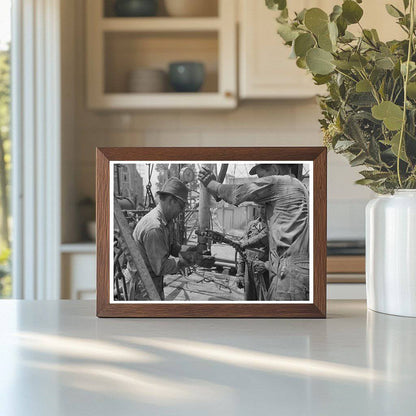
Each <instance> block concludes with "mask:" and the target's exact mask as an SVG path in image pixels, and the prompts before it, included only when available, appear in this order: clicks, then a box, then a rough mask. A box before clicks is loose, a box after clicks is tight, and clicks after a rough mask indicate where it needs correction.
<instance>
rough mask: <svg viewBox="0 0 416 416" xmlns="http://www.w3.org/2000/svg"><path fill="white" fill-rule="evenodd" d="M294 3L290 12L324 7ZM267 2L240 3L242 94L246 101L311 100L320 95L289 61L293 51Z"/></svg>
mask: <svg viewBox="0 0 416 416" xmlns="http://www.w3.org/2000/svg"><path fill="white" fill-rule="evenodd" d="M317 3H322V2H317V1H311V0H293V1H291V2H289V7H290V10H291V11H293V10H297V11H298V10H302V9H303V8H305V7H313V5H314V6H318V7H321V5H320V4H319V5H318V4H317ZM277 15H278V12H276V11H272V10H269V9H268V8H267V7H266V6H265V4H264V1H253V0H239V49H240V50H239V93H240V97H241V98H242V99H244V98H309V97H313V96H315V95H316V94H318V93H319V90H320V88H318V87H317V86H315V85H314V83H313V81H312V77H311V75H309V74H307V73H306V71H305V70H302V69H300V68H298V67H297V66H296V63H295V61H294V60H293V59H289V55H290V48H288V47H287V46H285V45H284V44H283V41H282V40H281V38H280V36H279V35H278V34H277V33H276V29H277V25H276V19H275V17H276V16H277Z"/></svg>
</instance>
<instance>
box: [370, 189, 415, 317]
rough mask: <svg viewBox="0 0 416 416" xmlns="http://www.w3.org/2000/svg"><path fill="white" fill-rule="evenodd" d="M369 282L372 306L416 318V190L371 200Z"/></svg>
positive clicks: (377, 310)
mask: <svg viewBox="0 0 416 416" xmlns="http://www.w3.org/2000/svg"><path fill="white" fill-rule="evenodd" d="M366 281H367V306H368V308H369V309H372V310H374V311H376V312H383V313H388V314H392V315H401V316H411V317H416V190H398V191H396V192H395V194H394V195H388V196H379V197H377V198H375V199H373V200H371V201H370V202H369V203H368V205H367V208H366Z"/></svg>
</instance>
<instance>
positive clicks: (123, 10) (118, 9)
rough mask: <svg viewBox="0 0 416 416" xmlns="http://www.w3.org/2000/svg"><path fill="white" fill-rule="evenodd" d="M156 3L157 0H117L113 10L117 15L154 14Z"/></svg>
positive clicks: (138, 15) (139, 15) (147, 15)
mask: <svg viewBox="0 0 416 416" xmlns="http://www.w3.org/2000/svg"><path fill="white" fill-rule="evenodd" d="M157 3H158V0H117V1H116V3H115V5H114V11H115V14H116V16H119V17H149V16H156V13H157Z"/></svg>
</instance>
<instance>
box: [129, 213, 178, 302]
mask: <svg viewBox="0 0 416 416" xmlns="http://www.w3.org/2000/svg"><path fill="white" fill-rule="evenodd" d="M173 236H174V234H173V223H172V222H168V221H167V220H166V218H165V216H164V215H163V212H162V209H161V207H160V205H157V206H156V207H155V208H153V209H152V210H151V211H150V212H149V213H148V214H146V215H145V216H144V217H143V218H142V219H141V220H140V221H139V222H138V224H137V225H136V227H135V229H134V231H133V239H134V240H135V241H136V242H137V245H138V247H139V249H140V253H141V254H142V256H143V260H144V262H145V264H146V266H147V269H148V270H149V273H150V276H151V277H152V278H153V280H154V281H155V284H156V287H157V289H158V291H159V293H160V291H162V294H163V276H164V275H166V274H175V273H177V272H178V270H179V269H178V259H175V258H173V257H170V253H171V249H172V246H173V244H174V243H173Z"/></svg>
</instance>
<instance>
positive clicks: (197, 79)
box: [169, 62, 205, 92]
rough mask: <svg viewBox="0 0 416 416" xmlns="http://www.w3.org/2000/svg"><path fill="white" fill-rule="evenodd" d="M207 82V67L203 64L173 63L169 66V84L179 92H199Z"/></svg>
mask: <svg viewBox="0 0 416 416" xmlns="http://www.w3.org/2000/svg"><path fill="white" fill-rule="evenodd" d="M204 80H205V67H204V64H203V63H201V62H172V63H171V64H170V65H169V82H170V84H171V86H172V88H173V89H174V90H175V91H177V92H197V91H199V90H200V89H201V87H202V85H203V83H204Z"/></svg>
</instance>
